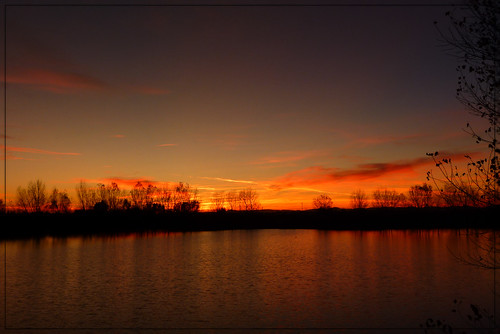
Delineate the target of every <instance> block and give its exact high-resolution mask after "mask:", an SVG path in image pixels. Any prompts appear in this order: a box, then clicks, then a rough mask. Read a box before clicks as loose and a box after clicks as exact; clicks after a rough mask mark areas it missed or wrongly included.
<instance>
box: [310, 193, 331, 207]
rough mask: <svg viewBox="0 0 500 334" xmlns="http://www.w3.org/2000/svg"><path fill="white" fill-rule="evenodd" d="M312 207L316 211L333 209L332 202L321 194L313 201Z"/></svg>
mask: <svg viewBox="0 0 500 334" xmlns="http://www.w3.org/2000/svg"><path fill="white" fill-rule="evenodd" d="M313 206H314V208H316V209H331V208H333V201H332V198H331V197H330V196H329V195H327V194H321V195H319V196H317V197H315V198H314V199H313Z"/></svg>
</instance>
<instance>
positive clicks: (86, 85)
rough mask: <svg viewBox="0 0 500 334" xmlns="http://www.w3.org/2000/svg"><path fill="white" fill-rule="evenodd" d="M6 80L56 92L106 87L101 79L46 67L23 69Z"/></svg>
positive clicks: (92, 89) (94, 89)
mask: <svg viewBox="0 0 500 334" xmlns="http://www.w3.org/2000/svg"><path fill="white" fill-rule="evenodd" d="M7 82H8V83H15V84H22V85H28V86H30V87H32V88H34V89H37V90H43V91H49V92H53V93H58V94H65V93H73V92H75V91H81V90H85V91H100V90H103V89H106V88H107V85H106V84H105V83H104V82H103V81H101V80H99V79H97V78H93V77H91V76H88V75H84V74H79V73H75V72H62V71H53V70H46V69H25V70H22V71H19V72H17V73H14V74H11V75H8V76H7Z"/></svg>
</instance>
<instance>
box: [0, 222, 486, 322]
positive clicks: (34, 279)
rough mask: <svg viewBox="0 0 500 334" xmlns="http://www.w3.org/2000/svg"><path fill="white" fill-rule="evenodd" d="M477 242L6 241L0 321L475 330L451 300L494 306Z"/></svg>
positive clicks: (263, 234) (309, 234)
mask: <svg viewBox="0 0 500 334" xmlns="http://www.w3.org/2000/svg"><path fill="white" fill-rule="evenodd" d="M474 240H475V239H471V238H469V237H467V236H466V235H464V233H458V232H457V231H451V230H441V231H438V230H431V231H399V230H398V231H396V230H394V231H364V232H356V231H317V230H234V231H215V232H184V233H156V234H142V235H128V236H113V237H112V236H107V237H103V236H99V237H87V238H83V237H68V238H44V239H39V240H33V239H31V240H16V241H7V242H3V243H2V247H1V253H2V254H1V256H2V257H3V256H5V259H6V267H5V268H6V269H5V268H1V270H2V275H1V277H5V278H6V281H5V282H4V283H5V285H4V287H5V291H4V289H2V293H6V295H5V297H6V298H5V305H2V306H1V308H2V310H0V311H2V313H3V311H5V317H6V319H2V321H6V323H5V324H4V325H6V327H7V328H13V329H14V328H16V329H17V328H148V329H154V328H167V329H168V328H177V329H180V328H192V329H195V328H219V329H220V328H243V329H244V328H294V329H297V328H298V329H300V328H305V329H307V328H418V327H419V325H420V324H423V323H424V322H425V321H426V319H427V318H434V319H435V318H439V319H444V320H446V321H447V322H448V323H452V324H455V325H456V326H469V325H468V323H467V322H466V321H465V320H464V319H463V318H464V317H460V316H459V315H457V313H453V312H452V311H451V310H452V309H453V307H454V304H453V301H454V300H455V299H457V300H462V301H463V306H462V308H463V313H464V314H468V313H470V308H469V304H471V303H474V304H479V305H480V306H481V307H482V308H485V309H487V310H488V311H489V312H493V307H494V306H493V301H494V294H493V288H494V287H493V283H494V277H493V271H492V270H485V269H481V268H478V267H475V266H470V265H466V264H464V263H462V262H461V261H460V260H459V259H458V258H457V256H458V257H460V256H459V255H460V254H472V253H473V251H474V249H475V247H476V245H475V243H474V242H473V241H474ZM4 252H6V253H5V254H4ZM4 270H6V272H4ZM3 297H4V296H2V299H1V300H4V298H3ZM5 306H6V309H5V310H3V308H4V307H5Z"/></svg>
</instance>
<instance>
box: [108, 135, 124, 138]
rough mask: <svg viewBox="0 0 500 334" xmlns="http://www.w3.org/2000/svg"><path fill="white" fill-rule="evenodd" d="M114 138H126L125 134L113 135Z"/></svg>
mask: <svg viewBox="0 0 500 334" xmlns="http://www.w3.org/2000/svg"><path fill="white" fill-rule="evenodd" d="M111 137H113V138H125V135H112V136H111Z"/></svg>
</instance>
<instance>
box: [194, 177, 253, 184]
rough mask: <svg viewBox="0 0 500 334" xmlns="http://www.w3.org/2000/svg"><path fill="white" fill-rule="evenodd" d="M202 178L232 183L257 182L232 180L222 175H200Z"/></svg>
mask: <svg viewBox="0 0 500 334" xmlns="http://www.w3.org/2000/svg"><path fill="white" fill-rule="evenodd" d="M201 178H202V179H206V180H215V181H224V182H232V183H246V184H257V182H255V181H249V180H233V179H225V178H222V177H208V176H202V177H201Z"/></svg>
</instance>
